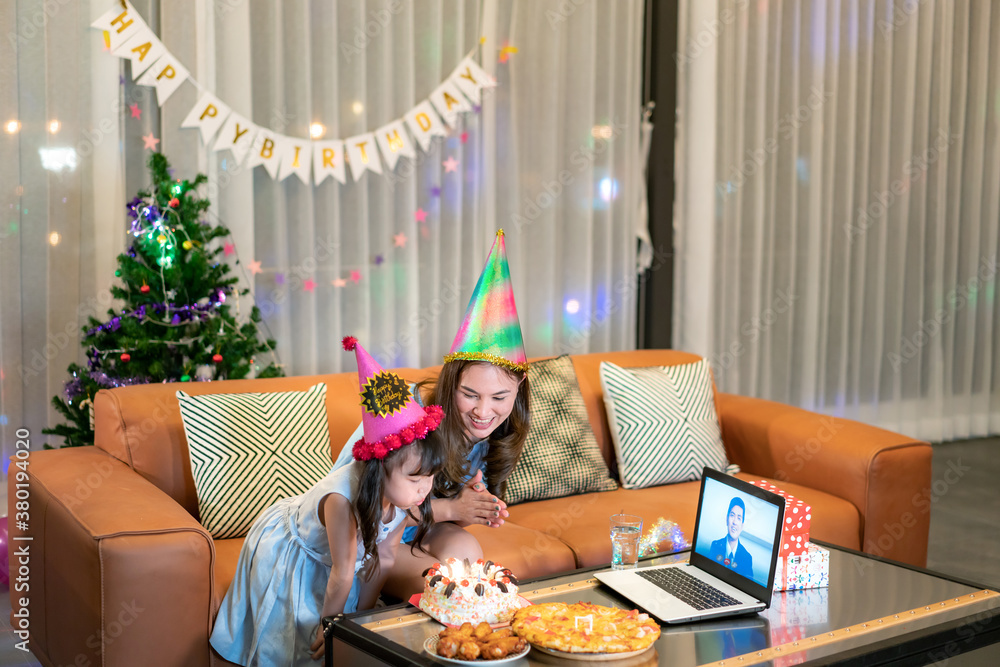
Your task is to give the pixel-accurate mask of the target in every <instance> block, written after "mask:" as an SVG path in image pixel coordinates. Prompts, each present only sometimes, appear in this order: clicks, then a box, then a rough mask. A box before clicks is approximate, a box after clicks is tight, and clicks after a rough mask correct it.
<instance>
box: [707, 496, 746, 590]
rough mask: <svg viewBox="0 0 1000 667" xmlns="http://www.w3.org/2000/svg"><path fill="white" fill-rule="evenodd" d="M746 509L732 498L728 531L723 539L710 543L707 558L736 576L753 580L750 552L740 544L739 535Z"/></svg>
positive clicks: (727, 523) (727, 521) (739, 500)
mask: <svg viewBox="0 0 1000 667" xmlns="http://www.w3.org/2000/svg"><path fill="white" fill-rule="evenodd" d="M746 513H747V507H746V505H744V504H743V500H742V499H740V498H733V499H732V500H731V501H730V503H729V516H728V517H727V519H726V528H727V530H728V532H727V534H726V536H725V537H720V538H719V539H717V540H715V541H714V542H712V548H711V550H710V551H709V553H708V557H709V558H711V559H712V560H714V561H716V562H717V563H722V564H723V565H725V566H726V567H728V568H729V569H730V570H733V571H735V572H736V574H742V575H743V576H744V577H749V578H751V579H752V578H753V558H752V557H751V556H750V552H749V551H747V550H746V548H745V547H744V546H743V545H742V544H740V533H742V532H743V519H744V517H746Z"/></svg>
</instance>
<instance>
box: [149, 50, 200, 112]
mask: <svg viewBox="0 0 1000 667" xmlns="http://www.w3.org/2000/svg"><path fill="white" fill-rule="evenodd" d="M187 78H188V71H187V69H186V68H185V67H184V65H181V63H180V61H179V60H177V59H176V58H174V56H173V54H171V53H169V52H168V53H167V54H166V55H164V56H163V57H162V58H160V59H159V60H157V61H156V62H155V63H153V66H152V67H150V68H149V69H148V70H146V71H145V72H144V73H143V75H142V76H140V77H139V80H138V81H136V83H137V84H139V85H140V86H155V87H156V103H157V104H159V105H160V106H161V107H162V106H163V105H164V104H165V103H166V101H167V100H168V99H170V96H171V95H173V94H174V92H175V91H176V90H177V89H178V88H180V87H181V84H182V83H184V82H185V81H187Z"/></svg>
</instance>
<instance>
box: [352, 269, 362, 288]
mask: <svg viewBox="0 0 1000 667" xmlns="http://www.w3.org/2000/svg"><path fill="white" fill-rule="evenodd" d="M351 280H352V281H353V282H354V284H355V285H356V284H358V283H359V282H361V272H360V271H358V270H357V269H354V270H353V271H351Z"/></svg>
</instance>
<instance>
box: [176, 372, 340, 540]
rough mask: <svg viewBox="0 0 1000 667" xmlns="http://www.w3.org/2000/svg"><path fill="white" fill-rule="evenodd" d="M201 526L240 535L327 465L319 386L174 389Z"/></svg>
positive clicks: (317, 477)
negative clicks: (201, 392) (199, 392)
mask: <svg viewBox="0 0 1000 667" xmlns="http://www.w3.org/2000/svg"><path fill="white" fill-rule="evenodd" d="M177 399H178V401H179V402H180V409H181V419H182V420H183V422H184V432H185V434H186V435H187V439H188V449H189V451H190V453H191V473H192V475H193V476H194V484H195V488H196V489H197V491H198V513H199V515H200V516H201V524H202V525H203V526H204V527H205V530H207V531H208V532H209V533H211V534H212V536H213V537H215V538H232V537H242V536H244V535H246V534H247V531H249V530H250V526H251V525H252V524H253V522H254V519H256V518H257V516H258V515H259V514H260V513H261V512H262V511H263V510H264V509H266V508H267V507H268V506H270V505H271V504H273V503H274V502H276V501H278V500H280V499H282V498H288V497H291V496H295V495H298V494H301V493H305V492H306V491H307V490H308V489H310V488H311V487H312V486H313V485H314V484H316V482H318V481H319V480H321V479H322V478H323V476H324V475H326V474H327V473H328V472H329V471H330V431H329V429H328V428H327V423H326V385H325V384H324V383H322V382H321V383H319V384H316V385H314V386H313V387H311V388H309V389H308V390H306V391H288V392H275V393H269V394H259V393H247V394H211V395H208V396H188V395H187V394H186V393H184V392H183V391H178V392H177Z"/></svg>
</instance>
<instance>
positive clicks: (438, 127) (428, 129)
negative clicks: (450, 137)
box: [406, 100, 448, 153]
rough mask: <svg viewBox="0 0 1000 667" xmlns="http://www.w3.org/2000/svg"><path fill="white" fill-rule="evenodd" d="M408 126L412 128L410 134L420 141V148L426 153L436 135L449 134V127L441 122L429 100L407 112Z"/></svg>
mask: <svg viewBox="0 0 1000 667" xmlns="http://www.w3.org/2000/svg"><path fill="white" fill-rule="evenodd" d="M406 126H407V127H408V128H410V134H412V135H413V136H414V137H416V138H417V141H419V142H420V148H421V149H422V150H423V151H424V152H425V153H426V152H427V149H428V148H429V147H430V145H431V140H432V139H433V138H434V137H444V136H447V134H448V127H447V126H446V125H445V124H444V123H442V122H441V119H440V118H438V115H437V112H436V111H434V107H432V106H431V103H430V102H428V101H427V100H424V101H423V102H421V103H420V104H418V105H417V106H415V107H413V109H411V110H410V111H409V113H407V114H406Z"/></svg>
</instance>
